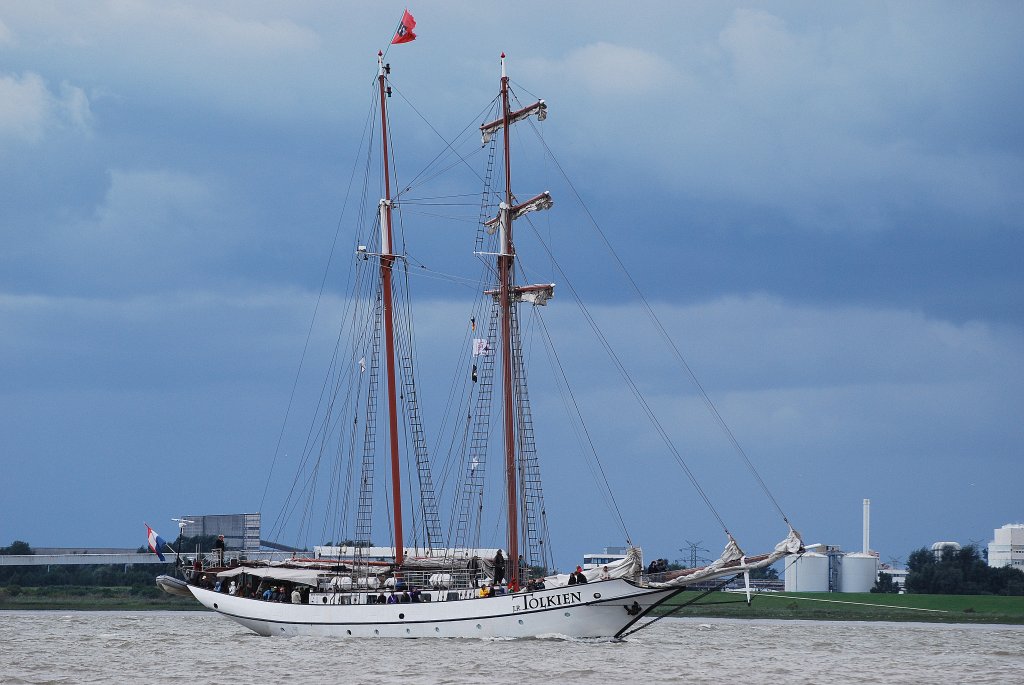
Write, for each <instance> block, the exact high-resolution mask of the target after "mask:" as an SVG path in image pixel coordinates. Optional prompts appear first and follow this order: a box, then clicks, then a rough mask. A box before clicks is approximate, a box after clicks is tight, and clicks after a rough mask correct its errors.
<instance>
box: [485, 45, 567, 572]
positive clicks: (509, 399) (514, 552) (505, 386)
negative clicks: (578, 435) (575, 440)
mask: <svg viewBox="0 0 1024 685" xmlns="http://www.w3.org/2000/svg"><path fill="white" fill-rule="evenodd" d="M546 110H547V106H546V105H545V104H544V101H543V100H540V101H538V102H537V103H535V104H533V105H530V106H528V107H524V108H522V109H520V110H517V111H515V112H513V111H512V109H511V107H510V100H509V89H508V74H507V73H506V71H505V53H501V118H500V119H496V120H495V121H492V122H490V123H488V124H484V125H483V126H481V127H480V132H481V136H482V138H483V141H484V142H485V143H486V142H487V141H488V140H490V138H491V136H492V135H494V133H495V132H497V131H498V130H499V129H500V130H502V131H503V132H504V135H503V142H504V158H505V164H504V166H505V193H504V195H505V198H504V200H503V201H502V202H501V203H500V205H499V206H498V216H497V217H495V218H494V219H492V220H491V221H488V222H487V224H488V225H491V226H493V225H494V224H497V225H498V231H499V235H498V245H499V248H498V255H497V266H498V289H497V291H488V293H489V294H492V295H496V296H497V299H498V306H499V311H500V315H501V345H500V346H501V375H502V418H503V424H504V431H503V435H504V453H505V487H506V491H505V496H506V499H507V504H508V514H507V518H508V543H507V544H508V581H509V584H510V585H513V586H515V587H518V586H519V585H520V578H519V574H520V572H521V569H520V565H519V563H518V560H519V537H520V530H519V497H518V492H519V488H518V484H517V470H518V460H517V451H516V446H517V440H516V414H515V410H516V407H515V400H514V397H513V388H514V379H513V345H516V344H518V343H517V342H516V341H514V340H513V326H512V316H513V311H512V310H513V307H514V306H515V303H516V302H518V301H519V300H520V299H522V297H523V294H524V293H527V292H529V293H531V294H537V295H540V293H541V292H543V295H541V296H539V297H536V298H531V299H532V300H533V301H534V303H535V304H543V303H544V302H545V301H546V300H547V299H548V298H549V297H550V296H551V293H552V291H553V288H554V286H553V285H550V284H545V285H539V286H537V285H533V286H525V287H518V286H516V284H515V244H514V242H513V240H512V223H513V221H514V220H515V219H516V218H518V217H519V216H522V215H523V214H525V213H527V212H530V211H534V210H539V209H548V208H549V207H551V205H552V201H551V195H550V194H549V193H547V192H545V193H541V194H540V195H538V196H536V197H534V198H532V199H530V200H528V201H527V202H524V203H522V204H519V205H517V204H515V198H514V196H513V194H512V160H511V154H510V153H511V144H510V136H509V126H510V125H511V124H513V123H515V122H516V121H519V120H520V119H525V118H526V117H528V116H530V115H531V114H536V115H537V118H538V119H539V120H543V119H544V118H545V117H546V115H547V112H546Z"/></svg>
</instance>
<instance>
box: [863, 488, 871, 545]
mask: <svg viewBox="0 0 1024 685" xmlns="http://www.w3.org/2000/svg"><path fill="white" fill-rule="evenodd" d="M870 551H871V500H869V499H865V500H864V554H867V553H868V552H870Z"/></svg>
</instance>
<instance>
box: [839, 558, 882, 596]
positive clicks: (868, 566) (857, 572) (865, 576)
mask: <svg viewBox="0 0 1024 685" xmlns="http://www.w3.org/2000/svg"><path fill="white" fill-rule="evenodd" d="M877 579H878V557H876V556H874V555H872V554H864V553H863V552H858V553H856V554H847V555H846V556H844V557H843V565H842V567H841V570H840V572H839V591H840V592H871V588H873V587H874V586H875V581H876V580H877Z"/></svg>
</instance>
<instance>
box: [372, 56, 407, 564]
mask: <svg viewBox="0 0 1024 685" xmlns="http://www.w3.org/2000/svg"><path fill="white" fill-rule="evenodd" d="M387 71H389V67H385V66H384V53H383V52H378V53H377V83H378V86H379V87H380V135H381V157H382V159H383V161H384V199H382V200H381V201H380V281H381V291H382V292H381V300H382V306H383V308H384V348H385V357H386V361H385V364H384V366H385V368H386V369H387V386H388V437H389V438H390V443H391V445H390V446H391V496H392V501H393V507H394V512H395V515H394V521H395V565H397V566H401V565H402V562H403V561H405V546H404V542H403V538H402V478H401V473H400V471H399V466H400V464H399V452H398V402H397V393H396V392H395V327H394V306H393V303H392V296H391V272H392V268H391V267H392V265H394V263H395V255H394V253H393V252H392V250H393V245H392V234H391V179H390V170H389V168H388V111H387V97H388V95H390V93H388V90H390V89H389V88H387V87H386V86H385V75H386V72H387Z"/></svg>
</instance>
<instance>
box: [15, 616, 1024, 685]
mask: <svg viewBox="0 0 1024 685" xmlns="http://www.w3.org/2000/svg"><path fill="white" fill-rule="evenodd" d="M613 681H620V682H626V683H639V684H641V685H649V684H651V683H706V682H712V681H717V682H742V683H758V682H770V683H836V682H842V683H962V682H971V683H1021V682H1024V626H988V625H983V626H974V625H972V626H964V625H940V624H921V623H852V622H851V623H846V622H843V623H839V622H817V621H762V620H726V619H691V618H678V619H677V618H672V619H666V620H663V621H660V622H659V623H657V624H656V625H655V626H653V627H652V628H650V629H648V630H646V631H642V632H640V633H637V634H636V635H633V636H631V637H630V638H629V639H628V640H625V641H622V642H595V641H582V640H560V639H541V640H492V641H476V640H432V639H421V640H386V639H380V640H349V641H343V640H327V639H321V638H262V637H258V636H257V635H255V634H253V633H250V632H249V631H247V630H245V629H243V628H241V627H239V626H237V625H235V624H234V623H231V622H229V621H227V620H225V619H222V618H219V617H217V616H215V615H213V614H208V613H200V612H181V613H178V612H67V613H62V612H42V611H17V612H0V683H5V684H7V683H161V682H178V683H181V682H199V683H204V685H205V684H220V683H223V684H225V685H227V684H231V685H239V684H240V683H268V682H303V683H332V682H338V683H353V684H363V683H403V685H419V684H428V683H492V682H519V683H541V682H544V683H607V682H613Z"/></svg>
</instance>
